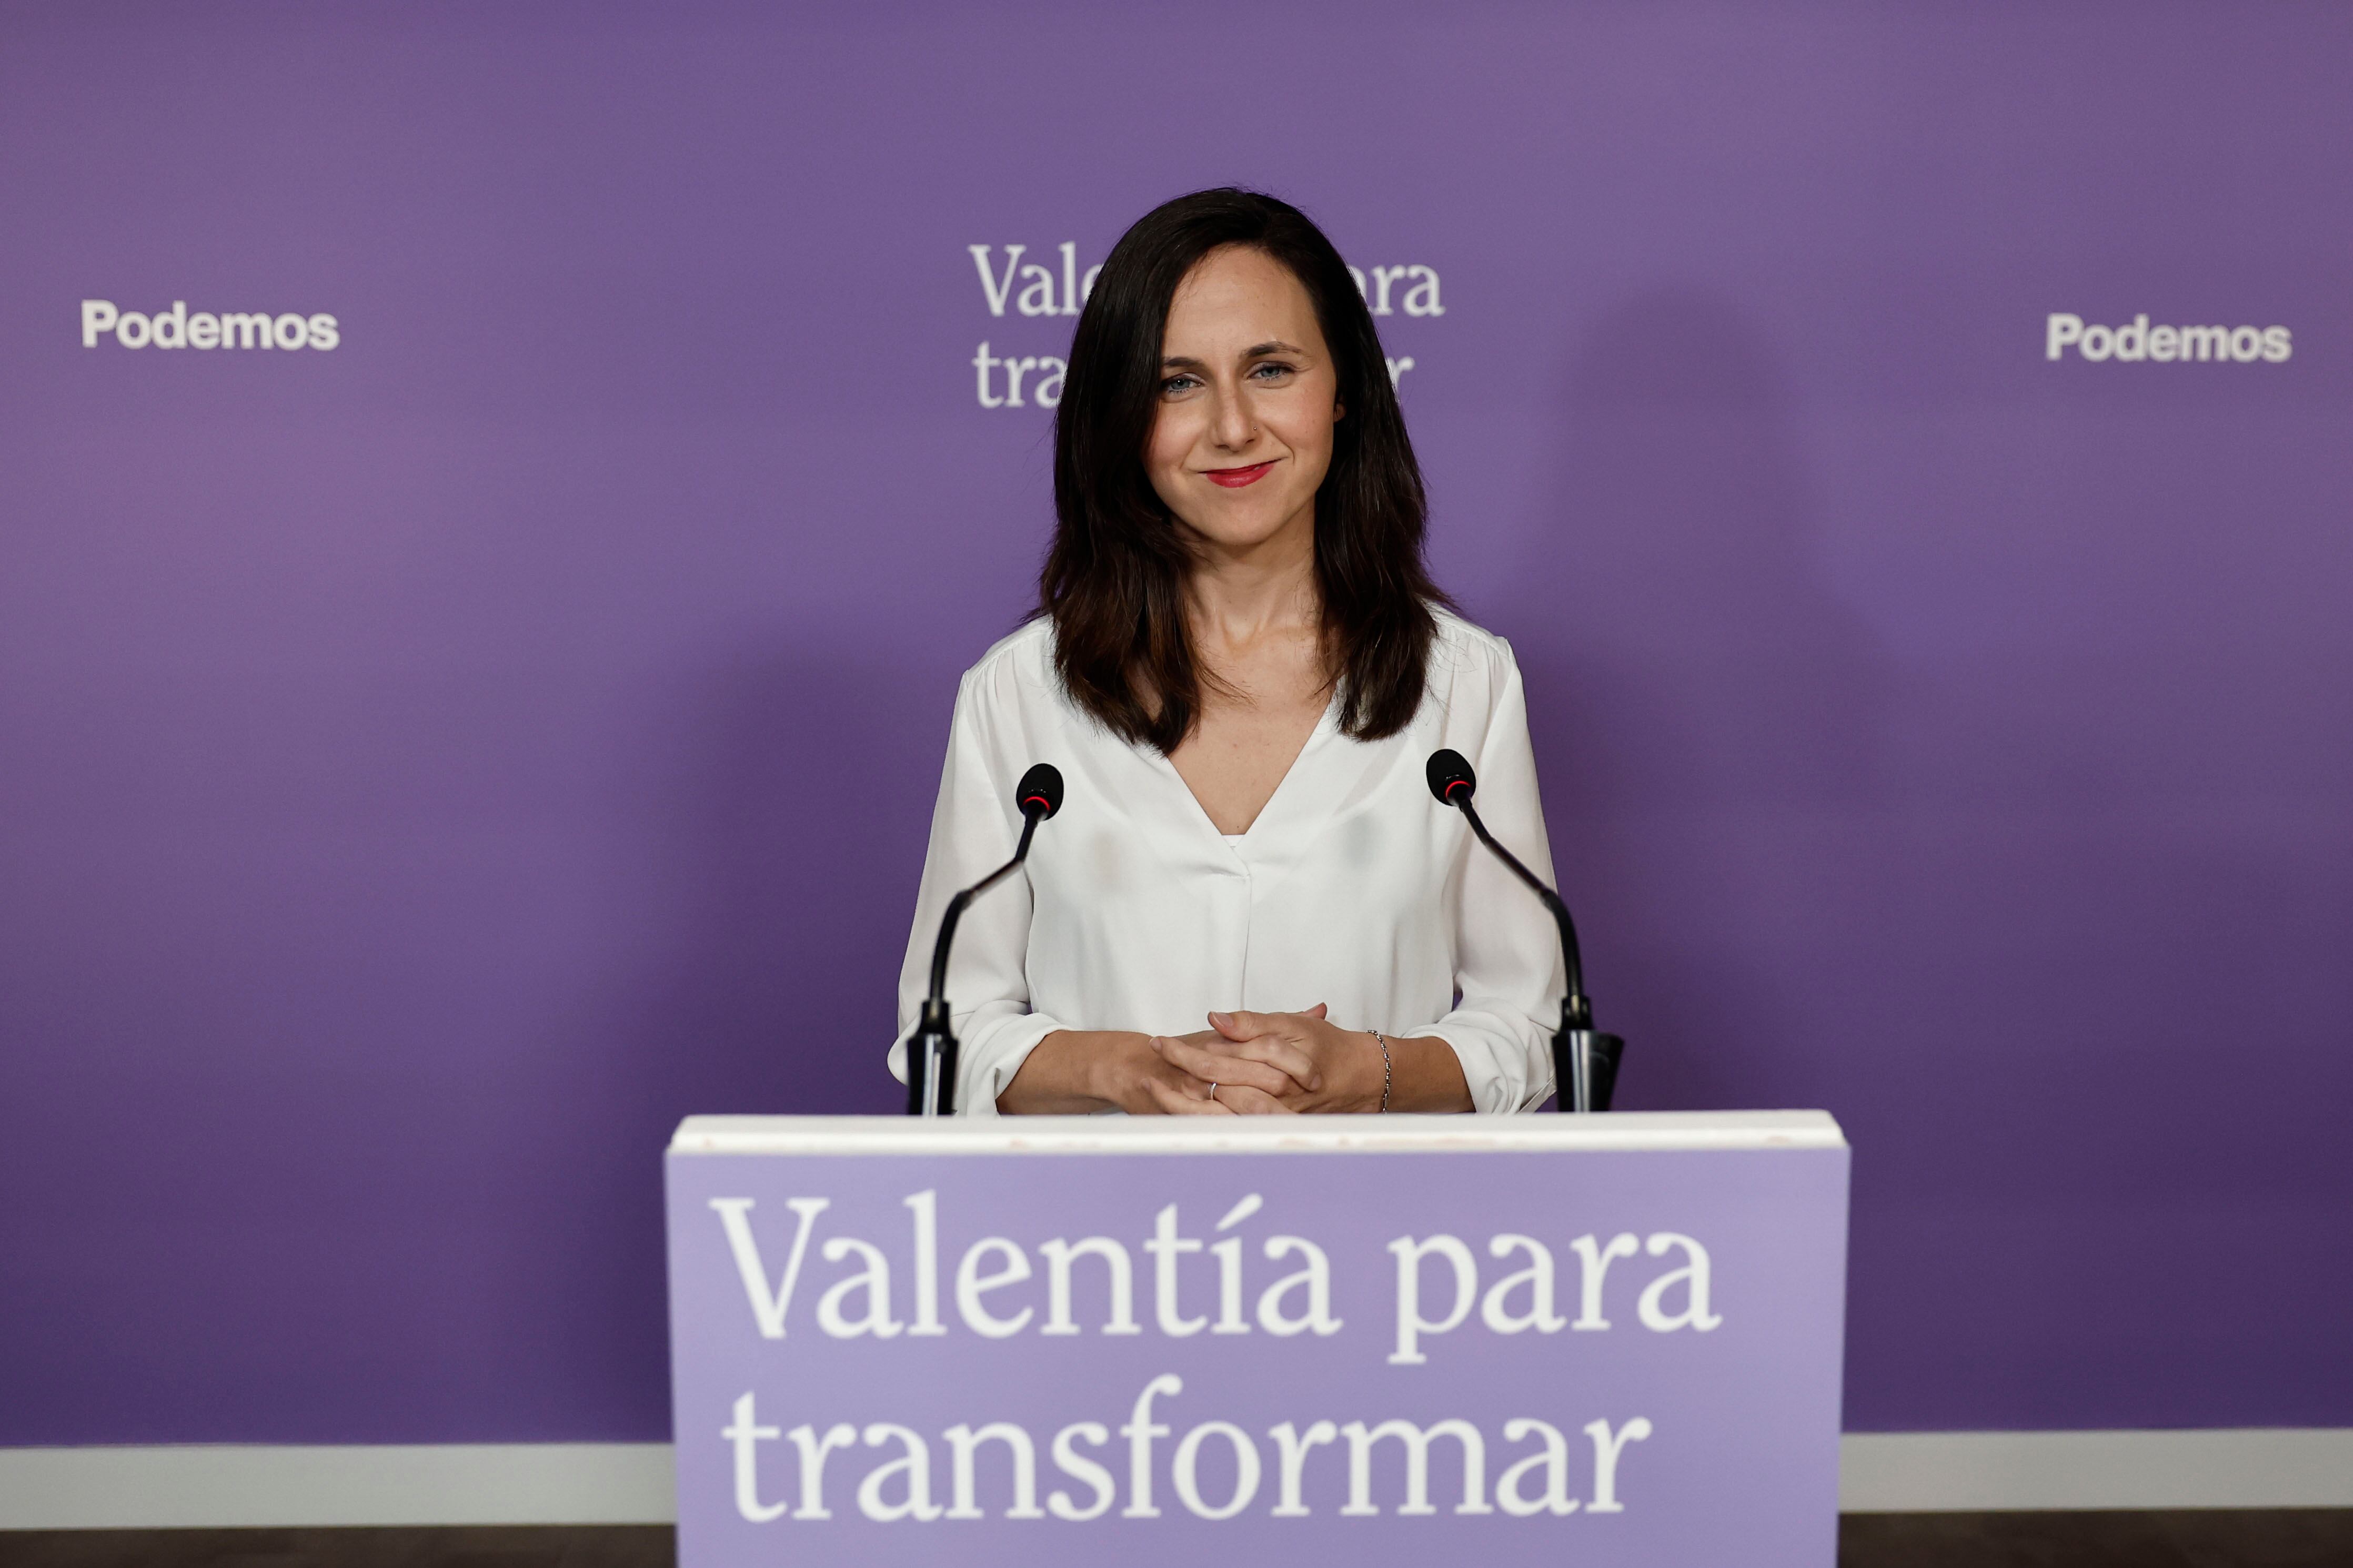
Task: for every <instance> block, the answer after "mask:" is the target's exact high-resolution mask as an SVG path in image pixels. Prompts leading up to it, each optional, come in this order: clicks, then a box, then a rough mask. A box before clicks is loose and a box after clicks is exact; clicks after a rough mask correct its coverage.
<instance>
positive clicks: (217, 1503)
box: [0, 1443, 678, 1530]
mask: <svg viewBox="0 0 2353 1568" xmlns="http://www.w3.org/2000/svg"><path fill="white" fill-rule="evenodd" d="M677 1514H678V1503H677V1500H676V1494H675V1488H674V1486H673V1484H672V1478H671V1473H670V1445H669V1444H667V1443H449V1444H438V1443H437V1444H419V1445H415V1446H401V1447H376V1446H369V1447H358V1446H353V1447H266V1446H261V1445H252V1446H248V1445H245V1444H218V1445H215V1444H191V1445H188V1446H186V1447H167V1448H0V1528H5V1529H11V1530H142V1529H208V1528H212V1529H229V1528H237V1527H249V1526H296V1525H365V1524H668V1523H670V1521H672V1520H673V1519H675V1518H676V1517H677Z"/></svg>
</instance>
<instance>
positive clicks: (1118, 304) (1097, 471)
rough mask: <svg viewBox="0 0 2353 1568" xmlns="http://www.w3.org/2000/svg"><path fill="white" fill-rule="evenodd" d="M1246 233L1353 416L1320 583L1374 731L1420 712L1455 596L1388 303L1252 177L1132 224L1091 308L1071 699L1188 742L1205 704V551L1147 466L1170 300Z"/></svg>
mask: <svg viewBox="0 0 2353 1568" xmlns="http://www.w3.org/2000/svg"><path fill="white" fill-rule="evenodd" d="M1228 245H1243V246H1249V247H1252V248H1253V249H1257V250H1261V251H1263V252H1265V253H1266V254H1267V255H1268V256H1269V257H1271V258H1273V259H1274V260H1276V261H1278V262H1280V263H1282V265H1283V266H1284V267H1285V268H1289V269H1290V271H1291V272H1292V274H1293V276H1294V277H1296V278H1297V279H1299V281H1300V283H1301V285H1302V286H1303V287H1304V288H1305V289H1306V290H1307V296H1308V298H1309V299H1310V300H1313V301H1314V306H1315V319H1316V323H1317V324H1318V325H1319V326H1320V327H1322V329H1323V331H1324V342H1325V344H1326V345H1327V346H1328V347H1329V348H1330V349H1331V351H1332V361H1333V367H1334V369H1335V371H1336V372H1337V373H1338V378H1339V400H1340V405H1341V407H1342V408H1343V409H1345V411H1346V413H1345V416H1344V417H1343V418H1342V419H1341V420H1340V421H1339V423H1338V424H1337V425H1336V426H1334V427H1333V433H1332V466H1331V468H1330V470H1329V471H1328V472H1327V473H1326V474H1325V475H1324V483H1323V485H1322V487H1321V488H1320V489H1317V490H1316V492H1315V579H1316V585H1317V587H1318V588H1319V589H1320V590H1321V591H1322V595H1323V601H1324V603H1323V628H1324V647H1325V650H1326V658H1328V659H1329V661H1330V663H1329V666H1328V668H1331V669H1332V670H1333V672H1334V675H1335V679H1336V681H1337V683H1338V686H1339V692H1340V727H1341V729H1342V730H1344V731H1345V732H1346V733H1348V734H1350V735H1353V736H1355V737H1356V739H1358V740H1362V741H1376V740H1379V739H1380V738H1382V737H1383V736H1386V735H1393V734H1395V733H1397V731H1399V730H1401V729H1403V728H1405V726H1406V724H1407V723H1408V722H1409V721H1410V720H1411V719H1412V718H1413V715H1414V710H1416V709H1417V708H1419V707H1420V705H1421V692H1422V685H1423V677H1424V674H1425V671H1426V668H1427V666H1428V664H1429V660H1430V644H1431V642H1432V641H1433V640H1434V639H1435V638H1436V637H1437V635H1438V623H1437V620H1436V618H1435V617H1434V616H1432V614H1431V606H1432V605H1443V604H1445V603H1446V602H1447V600H1446V597H1445V595H1442V594H1440V592H1439V590H1438V587H1437V585H1436V584H1433V583H1432V582H1431V581H1430V572H1429V568H1428V567H1427V566H1426V565H1424V564H1423V562H1422V556H1421V550H1422V533H1423V527H1424V521H1425V518H1426V516H1427V511H1428V502H1427V500H1425V498H1424V496H1423V493H1422V485H1421V468H1420V467H1419V465H1418V464H1416V463H1415V461H1414V459H1413V444H1412V443H1411V442H1410V441H1409V440H1408V439H1407V438H1406V433H1405V416H1403V414H1402V413H1400V412H1399V410H1398V400H1397V390H1396V388H1395V387H1394V386H1392V385H1391V384H1390V382H1389V376H1388V361H1387V360H1386V359H1385V358H1383V356H1382V353H1381V341H1380V335H1379V333H1378V332H1377V331H1375V330H1374V327H1373V318H1372V313H1371V312H1370V311H1369V310H1366V308H1365V300H1364V296H1363V295H1362V294H1361V293H1359V292H1358V290H1357V288H1356V282H1355V280H1354V279H1352V278H1351V277H1350V276H1349V272H1348V267H1347V264H1346V263H1345V262H1344V261H1342V260H1341V259H1340V253H1339V252H1338V251H1337V250H1335V249H1334V248H1333V247H1332V242H1331V241H1330V240H1328V239H1326V238H1324V232H1323V231H1322V230H1321V229H1319V228H1317V227H1316V226H1314V224H1313V223H1311V222H1310V221H1308V218H1307V216H1306V215H1305V214H1304V213H1302V212H1301V211H1300V210H1299V209H1298V208H1296V207H1294V206H1292V205H1290V204H1288V203H1286V202H1281V201H1277V200H1276V199H1275V198H1274V197H1272V196H1267V195H1259V194H1258V193H1257V192H1254V191H1244V190H1235V189H1223V190H1214V191H1197V192H1195V193H1194V194H1193V195H1189V196H1179V197H1177V198H1176V200H1175V201H1173V202H1166V203H1164V204H1163V205H1159V206H1157V207H1155V208H1154V209H1153V210H1152V211H1150V212H1149V213H1146V214H1145V216H1143V217H1142V218H1141V219H1139V220H1138V221H1137V222H1136V224H1135V226H1134V227H1133V228H1130V229H1129V230H1128V231H1127V232H1126V233H1125V234H1124V235H1123V236H1121V237H1120V241H1119V243H1118V244H1117V245H1115V246H1113V247H1112V252H1111V255H1110V257H1109V258H1107V259H1106V260H1105V261H1104V262H1103V271H1102V273H1101V274H1100V275H1099V276H1098V277H1097V279H1095V286H1094V291H1093V292H1092V294H1090V295H1089V296H1088V297H1087V303H1086V308H1085V309H1084V310H1082V311H1081V312H1080V315H1079V326H1078V331H1077V333H1076V335H1075V336H1074V337H1073V339H1072V341H1071V365H1070V370H1069V373H1068V374H1067V375H1066V376H1065V377H1064V379H1063V384H1062V401H1061V405H1060V408H1059V409H1058V410H1057V411H1056V413H1055V416H1054V516H1055V527H1054V542H1053V545H1052V547H1051V548H1050V550H1048V552H1047V553H1046V564H1045V568H1044V570H1043V571H1042V572H1040V573H1039V581H1038V595H1039V610H1038V613H1039V615H1041V616H1047V617H1049V618H1050V619H1051V620H1052V622H1053V624H1054V663H1055V667H1056V668H1057V669H1059V670H1060V674H1061V678H1062V683H1063V685H1064V686H1065V687H1067V688H1068V689H1069V690H1070V693H1071V700H1073V701H1075V702H1077V703H1078V705H1079V706H1080V707H1081V708H1083V709H1084V710H1086V711H1087V712H1089V713H1091V714H1092V715H1093V716H1094V717H1095V718H1096V719H1098V720H1100V721H1102V722H1103V724H1104V726H1105V727H1107V728H1108V729H1110V730H1111V731H1112V732H1113V733H1114V734H1116V735H1118V736H1120V737H1121V738H1122V739H1124V740H1126V741H1129V742H1148V743H1149V744H1151V745H1153V746H1155V747H1157V748H1158V749H1159V750H1160V751H1161V752H1173V751H1175V750H1176V747H1177V746H1178V745H1180V744H1181V743H1182V742H1184V739H1185V737H1186V736H1187V734H1189V733H1190V732H1191V731H1192V728H1193V723H1194V721H1195V719H1196V718H1198V716H1199V713H1200V706H1201V671H1200V669H1199V667H1198V662H1197V660H1196V658H1195V657H1194V651H1193V639H1192V637H1191V634H1190V632H1189V631H1188V629H1187V625H1186V618H1185V606H1184V584H1185V577H1186V574H1187V572H1189V571H1190V570H1191V568H1192V564H1193V560H1192V555H1191V552H1190V551H1189V550H1188V549H1187V545H1186V543H1185V542H1184V540H1183V538H1182V537H1181V536H1180V535H1179V534H1178V532H1177V531H1176V521H1175V520H1174V519H1173V518H1172V517H1171V516H1170V515H1169V513H1168V509H1167V508H1166V506H1165V505H1163V504H1162V502H1161V500H1160V497H1159V495H1158V493H1157V492H1155V490H1154V489H1153V488H1152V481H1151V479H1150V478H1149V476H1147V475H1146V474H1145V468H1144V451H1145V444H1146V442H1147V441H1148V440H1149V438H1150V437H1151V434H1152V426H1153V420H1154V417H1155V413H1156V411H1157V409H1158V407H1159V401H1160V396H1159V393H1160V381H1161V375H1162V372H1161V368H1160V354H1161V341H1162V338H1163V336H1164V334H1165V333H1166V330H1167V325H1168V304H1169V301H1170V300H1172V299H1173V298H1174V297H1175V296H1176V287H1177V285H1178V284H1179V283H1180V282H1182V281H1183V279H1184V278H1185V275H1186V274H1187V272H1188V271H1190V270H1191V269H1192V268H1193V265H1194V264H1195V263H1196V262H1198V261H1199V260H1200V259H1201V258H1203V257H1204V256H1207V255H1208V253H1209V252H1210V251H1212V250H1215V249H1217V248H1219V247H1221V246H1228Z"/></svg>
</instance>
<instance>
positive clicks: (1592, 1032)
mask: <svg viewBox="0 0 2353 1568" xmlns="http://www.w3.org/2000/svg"><path fill="white" fill-rule="evenodd" d="M1458 789H1461V791H1462V797H1461V799H1460V800H1457V799H1456V798H1454V796H1455V791H1456V790H1458ZM1444 798H1445V800H1446V804H1447V805H1451V806H1454V807H1456V808H1458V809H1459V810H1460V811H1461V813H1462V815H1463V816H1465V817H1467V818H1468V819H1469V820H1470V823H1471V831H1472V832H1473V833H1475V834H1477V835H1478V836H1479V842H1480V843H1482V844H1484V845H1485V846H1486V847H1488V848H1490V849H1492V850H1493V851H1494V852H1495V858H1497V859H1499V860H1501V861H1502V862H1503V863H1504V865H1506V866H1508V867H1510V868H1512V874H1513V875H1514V876H1515V877H1517V878H1518V879H1520V880H1521V881H1523V882H1525V883H1526V884H1527V885H1528V889H1529V891H1531V892H1533V893H1535V896H1536V897H1537V898H1538V899H1540V900H1543V902H1544V907H1545V908H1546V909H1547V910H1551V911H1552V919H1553V923H1554V924H1555V925H1556V926H1558V927H1559V928H1560V952H1561V957H1562V959H1563V960H1564V961H1565V962H1566V963H1567V969H1568V990H1567V994H1564V995H1563V996H1562V997H1561V999H1560V1027H1559V1028H1557V1029H1556V1030H1554V1031H1553V1037H1552V1071H1553V1082H1554V1083H1555V1084H1556V1085H1561V1086H1565V1087H1566V1088H1567V1089H1568V1100H1569V1102H1568V1104H1567V1106H1565V1107H1563V1109H1564V1110H1574V1111H1576V1112H1577V1114H1579V1115H1584V1114H1586V1113H1588V1112H1590V1111H1591V1110H1594V1109H1595V1108H1596V1106H1597V1103H1598V1105H1599V1108H1600V1109H1601V1110H1608V1109H1609V1098H1610V1092H1611V1090H1613V1089H1615V1088H1616V1087H1617V1082H1618V1058H1619V1056H1620V1053H1621V1052H1623V1051H1624V1050H1625V1048H1626V1042H1625V1041H1624V1040H1622V1039H1620V1037H1617V1036H1616V1035H1605V1034H1602V1033H1600V1032H1599V1031H1598V1030H1596V1029H1595V1028H1594V1026H1593V1004H1592V1003H1591V1002H1589V1001H1588V1000H1587V999H1586V995H1585V961H1584V958H1583V956H1582V955H1581V954H1580V953H1579V952H1577V922H1576V921H1572V920H1570V919H1569V918H1568V906H1567V904H1565V903H1563V902H1561V900H1560V895H1559V894H1558V893H1556V892H1554V891H1553V890H1552V889H1550V888H1547V887H1546V886H1545V884H1544V880H1543V879H1541V878H1539V877H1538V876H1537V875H1536V874H1535V872H1534V871H1531V870H1529V869H1528V868H1526V867H1525V866H1524V865H1522V864H1520V858H1519V857H1518V856H1516V855H1514V854H1513V853H1512V852H1511V851H1510V850H1508V849H1506V848H1504V847H1503V846H1502V845H1501V844H1499V843H1497V842H1496V841H1495V836H1494V835H1493V834H1492V833H1490V832H1488V831H1487V825H1486V824H1485V823H1483V822H1482V821H1480V820H1479V808H1478V807H1477V806H1475V805H1472V804H1471V791H1470V790H1469V789H1464V788H1463V787H1462V785H1461V784H1450V785H1449V786H1447V790H1446V795H1445V797H1444ZM1596 1068H1599V1073H1598V1074H1597V1072H1596V1070H1595V1069H1596ZM1597 1076H1598V1077H1599V1084H1598V1086H1597V1084H1596V1081H1595V1080H1596V1078H1597ZM1597 1087H1598V1089H1599V1093H1598V1094H1597V1093H1596V1092H1595V1091H1596V1089H1597Z"/></svg>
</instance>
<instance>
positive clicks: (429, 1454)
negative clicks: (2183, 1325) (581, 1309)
mask: <svg viewBox="0 0 2353 1568" xmlns="http://www.w3.org/2000/svg"><path fill="white" fill-rule="evenodd" d="M1839 1468H1840V1485H1839V1500H1840V1506H1841V1507H1842V1508H1844V1509H1845V1510H1848V1511H1849V1512H1853V1513H1922V1512H1947V1511H1949V1512H1973V1511H1977V1510H2023V1509H2112V1508H2353V1428H2338V1427H2324V1428H2307V1429H2280V1428H2259V1429H2250V1430H2241V1431H2200V1432H1887V1433H1874V1432H1862V1433H1850V1434H1849V1435H1848V1436H1847V1437H1846V1438H1845V1440H1844V1442H1843V1444H1842V1445H1841V1452H1840V1467H1839ZM675 1509H676V1503H675V1500H674V1496H673V1492H672V1483H671V1475H670V1446H669V1445H668V1444H666V1443H482V1444H447V1445H438V1444H437V1445H421V1446H415V1447H265V1446H242V1445H219V1446H210V1445H191V1446H188V1447H160V1448H0V1529H8V1530H137V1529H205V1528H216V1529H218V1528H234V1527H240V1526H242V1527H290V1526H302V1525H328V1526H332V1525H392V1524H667V1523H669V1522H670V1520H671V1519H672V1518H673V1517H674V1515H675Z"/></svg>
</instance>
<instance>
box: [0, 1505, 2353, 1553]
mask: <svg viewBox="0 0 2353 1568" xmlns="http://www.w3.org/2000/svg"><path fill="white" fill-rule="evenodd" d="M671 1562H672V1552H671V1549H670V1531H669V1530H668V1529H667V1528H662V1527H644V1528H620V1527H613V1526H588V1525H583V1526H574V1527H564V1528H500V1529H432V1530H423V1529H418V1530H24V1531H5V1530H0V1568H199V1565H201V1568H670V1564H671ZM1301 1568H1312V1565H1310V1564H1305V1563H1303V1564H1301ZM1727 1568H1733V1565H1727ZM1839 1568H2353V1509H2281V1510H2259V1511H2258V1510H2249V1511H2232V1510H2220V1509H2198V1510H2182V1511H2179V1512H2171V1513H1851V1514H1848V1515H1846V1516H1845V1518H1844V1519H1842V1520H1841V1521H1840V1527H1839Z"/></svg>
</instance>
